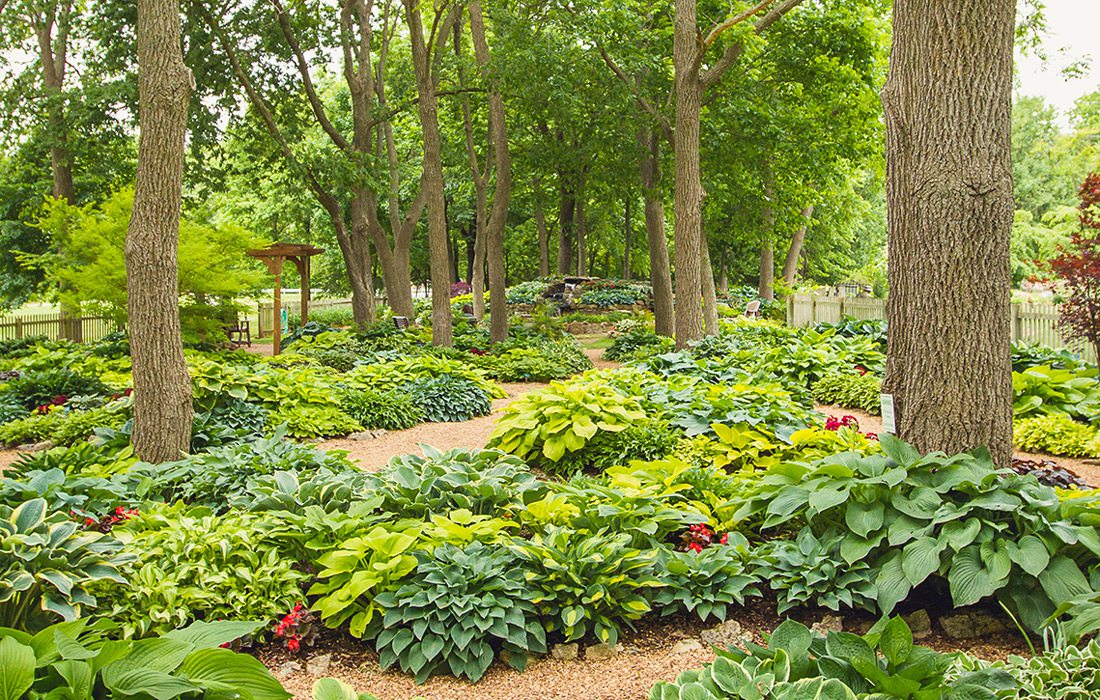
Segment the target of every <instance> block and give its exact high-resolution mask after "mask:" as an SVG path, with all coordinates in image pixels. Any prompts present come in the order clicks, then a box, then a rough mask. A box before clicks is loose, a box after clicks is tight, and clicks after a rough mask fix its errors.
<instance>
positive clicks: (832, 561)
mask: <svg viewBox="0 0 1100 700" xmlns="http://www.w3.org/2000/svg"><path fill="white" fill-rule="evenodd" d="M841 539H842V538H841V537H839V536H837V535H832V536H831V537H830V536H823V537H821V538H817V537H814V534H813V533H812V532H811V531H810V530H809V529H804V530H802V531H801V532H799V533H798V538H797V539H796V540H793V541H792V540H774V541H772V542H770V543H768V544H767V545H765V546H764V547H762V548H761V550H760V551H759V552H757V555H758V556H759V557H760V563H759V565H758V567H757V569H756V574H757V575H758V576H759V577H760V578H762V579H763V580H765V581H767V582H768V583H769V585H770V586H771V588H772V590H773V591H775V592H776V598H777V599H778V601H779V608H778V611H779V614H781V615H782V614H783V613H784V612H785V611H787V610H789V609H790V608H793V607H796V606H810V605H812V606H819V607H823V608H829V609H830V610H840V609H841V606H842V605H843V606H844V607H845V608H863V609H866V610H872V611H873V610H874V609H875V599H874V596H875V580H874V579H875V574H876V573H877V572H876V571H875V570H874V569H872V568H871V567H870V565H868V564H867V562H865V561H856V562H852V563H848V562H847V561H845V560H844V558H843V557H841V555H840V543H841Z"/></svg>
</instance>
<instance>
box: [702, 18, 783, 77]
mask: <svg viewBox="0 0 1100 700" xmlns="http://www.w3.org/2000/svg"><path fill="white" fill-rule="evenodd" d="M772 2H773V0H767V1H766V2H761V3H760V4H759V5H757V6H756V7H754V8H753V9H752V10H747V11H746V12H750V11H751V12H753V14H756V12H759V11H760V10H761V9H764V8H765V7H767V6H769V5H771V4H772ZM802 2H803V0H783V1H782V2H780V3H779V4H778V5H775V6H773V7H772V8H771V9H770V10H768V12H767V13H766V14H765V15H764V16H763V17H761V18H760V19H759V20H758V21H757V23H756V26H755V27H754V28H753V31H754V32H755V33H756V34H757V36H759V35H761V34H763V33H764V32H765V31H766V30H767V29H768V27H770V26H772V25H773V24H775V23H776V22H777V21H778V20H779V19H780V18H781V17H783V15H785V14H787V13H788V12H790V11H791V10H793V9H794V8H796V7H798V6H799V5H801V4H802ZM741 14H745V13H741ZM739 16H740V15H739ZM749 16H750V17H751V16H752V15H749ZM739 21H743V20H739ZM719 26H721V25H719ZM730 26H733V25H730ZM728 28H729V27H727V28H726V29H728ZM722 31H725V30H724V29H723V30H722ZM713 33H714V31H713V30H712V31H711V34H713ZM709 36H710V35H709V34H708V37H709ZM715 38H717V37H715ZM708 46H709V44H708ZM703 50H704V51H705V50H706V49H705V47H704V48H703ZM744 51H745V44H744V42H742V41H738V42H736V43H734V44H731V45H730V46H729V48H727V49H726V51H725V53H723V54H722V57H721V58H719V59H718V61H717V63H715V64H714V65H713V66H711V67H710V68H708V69H707V70H705V71H702V72H701V74H700V76H699V82H701V83H702V84H703V89H704V90H707V89H709V88H711V87H713V86H714V85H715V84H717V83H718V81H719V80H721V79H722V76H723V75H725V74H726V71H728V70H729V69H730V68H732V67H733V65H734V64H735V63H737V61H738V60H739V59H740V58H741V54H742V53H744ZM700 60H702V54H700Z"/></svg>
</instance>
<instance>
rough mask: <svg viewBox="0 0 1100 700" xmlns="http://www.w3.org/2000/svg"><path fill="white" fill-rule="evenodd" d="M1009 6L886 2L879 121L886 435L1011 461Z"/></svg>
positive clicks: (923, 446) (994, 0) (991, 0)
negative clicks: (889, 413) (884, 219)
mask: <svg viewBox="0 0 1100 700" xmlns="http://www.w3.org/2000/svg"><path fill="white" fill-rule="evenodd" d="M1015 8H1016V3H1015V1H1014V0H987V1H986V2H981V3H965V2H963V3H959V2H946V1H945V0H935V1H933V2H929V1H928V0H896V1H895V3H894V20H893V24H894V32H893V34H894V44H893V48H892V51H891V54H890V73H889V77H888V78H887V81H886V87H885V88H884V89H883V92H882V100H883V105H884V106H885V111H886V166H887V181H886V193H887V203H888V207H889V213H888V224H889V251H888V253H889V261H890V298H889V302H888V311H887V315H888V317H889V321H890V324H889V352H888V355H887V364H886V380H885V382H884V391H886V392H887V393H889V394H892V395H893V397H894V410H895V415H896V422H897V428H898V434H899V436H900V437H902V438H903V439H905V440H907V441H909V442H911V443H913V444H914V445H915V446H916V447H917V448H918V449H920V450H923V451H929V450H944V451H945V452H947V453H948V454H954V453H956V452H960V451H962V450H969V449H973V448H976V447H979V446H983V445H984V446H988V447H989V449H990V451H991V453H992V455H993V457H994V459H995V460H996V462H997V463H998V464H999V465H1001V466H1004V467H1007V466H1008V465H1009V461H1010V458H1011V453H1012V382H1011V374H1012V365H1011V346H1010V342H1009V337H1010V328H1009V314H1010V307H1009V305H1010V286H1011V277H1010V273H1009V232H1010V228H1011V224H1012V213H1013V199H1012V169H1011V155H1010V130H1011V120H1010V116H1011V103H1012V51H1013V30H1014V18H1015Z"/></svg>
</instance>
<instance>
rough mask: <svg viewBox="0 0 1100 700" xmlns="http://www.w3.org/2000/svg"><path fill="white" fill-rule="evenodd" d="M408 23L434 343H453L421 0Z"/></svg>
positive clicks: (409, 8) (443, 205)
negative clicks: (421, 146) (421, 159)
mask: <svg viewBox="0 0 1100 700" xmlns="http://www.w3.org/2000/svg"><path fill="white" fill-rule="evenodd" d="M403 2H404V3H405V16H406V19H407V21H408V25H409V42H410V45H411V48H412V56H413V69H414V72H415V74H416V94H417V97H418V101H417V111H418V113H419V115H420V128H421V132H422V138H423V141H424V180H423V182H424V185H423V186H424V188H425V193H426V195H427V200H428V254H429V261H430V268H431V277H432V344H434V345H437V346H444V347H450V346H451V345H452V344H453V342H454V341H453V337H452V333H451V293H450V291H451V290H450V285H449V284H448V280H449V279H450V270H449V269H448V259H447V258H448V256H447V202H446V199H445V198H444V193H443V155H442V148H441V145H440V141H439V107H438V104H437V100H436V96H435V80H434V78H433V76H432V60H431V59H432V56H431V47H430V46H429V45H428V44H427V43H426V42H425V40H424V27H423V23H422V21H421V18H420V3H419V0H403Z"/></svg>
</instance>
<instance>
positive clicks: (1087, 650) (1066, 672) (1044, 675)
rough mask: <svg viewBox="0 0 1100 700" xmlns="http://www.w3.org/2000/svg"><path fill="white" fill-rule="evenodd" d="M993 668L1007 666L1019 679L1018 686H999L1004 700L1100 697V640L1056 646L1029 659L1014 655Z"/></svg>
mask: <svg viewBox="0 0 1100 700" xmlns="http://www.w3.org/2000/svg"><path fill="white" fill-rule="evenodd" d="M988 667H989V666H987V665H985V664H983V665H981V666H980V668H988ZM992 668H995V669H1004V670H1005V671H1007V672H1008V673H1010V674H1012V676H1013V677H1014V678H1015V679H1016V680H1017V681H1018V682H1019V687H1018V688H1010V689H1009V688H1002V689H999V690H998V691H997V698H998V699H1000V700H1030V699H1032V698H1059V699H1060V700H1091V699H1092V698H1095V697H1100V642H1098V641H1096V640H1092V641H1090V642H1088V643H1087V644H1081V645H1077V646H1074V645H1064V644H1063V645H1055V646H1054V648H1048V649H1047V650H1046V651H1045V652H1044V653H1042V654H1037V655H1035V656H1032V657H1028V658H1024V657H1020V656H1010V657H1009V658H1008V660H1007V661H1006V662H1003V663H998V664H993V665H992Z"/></svg>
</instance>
